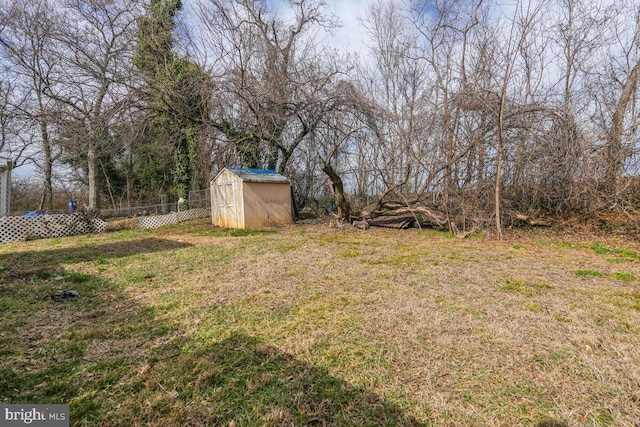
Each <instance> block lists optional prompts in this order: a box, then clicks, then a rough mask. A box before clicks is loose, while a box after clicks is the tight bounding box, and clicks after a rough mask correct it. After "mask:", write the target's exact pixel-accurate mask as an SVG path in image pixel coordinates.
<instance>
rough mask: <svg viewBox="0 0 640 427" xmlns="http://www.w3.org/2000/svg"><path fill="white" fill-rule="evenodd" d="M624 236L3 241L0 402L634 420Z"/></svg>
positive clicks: (546, 422) (290, 417) (203, 227)
mask: <svg viewBox="0 0 640 427" xmlns="http://www.w3.org/2000/svg"><path fill="white" fill-rule="evenodd" d="M639 253H640V243H637V242H634V241H632V240H616V239H614V238H612V237H603V236H593V235H578V236H577V235H568V234H564V235H563V234H551V233H546V234H539V233H538V234H525V233H520V234H518V235H517V236H516V235H511V236H508V238H507V240H505V241H502V242H497V241H493V240H489V239H483V238H469V239H464V240H461V239H455V238H450V237H449V236H447V235H446V234H444V233H436V232H429V231H420V230H407V231H396V230H385V229H370V230H368V231H365V232H361V231H358V230H355V229H345V230H333V229H329V228H328V227H326V226H323V225H295V226H291V227H284V228H279V229H273V230H253V231H251V230H249V231H246V230H239V231H231V230H223V229H215V228H213V227H211V226H210V225H209V223H208V221H207V220H206V219H205V220H201V221H194V222H190V223H185V224H182V225H180V226H175V227H167V228H162V229H156V230H135V231H119V232H114V233H109V234H103V235H93V236H80V237H70V238H59V239H49V240H40V241H33V242H24V243H11V244H4V245H0V402H2V403H69V404H70V406H71V425H73V426H200V425H203V426H204V425H212V426H214V425H215V426H217V425H220V426H230V425H231V426H238V427H239V426H306V425H317V426H331V425H335V426H343V425H344V426H358V425H360V426H374V425H385V426H403V425H404V426H537V427H543V426H547V427H551V426H637V425H638V423H639V422H640V280H639V279H638V278H639V277H640V256H639V255H638V254H639ZM58 290H76V291H78V292H79V295H80V296H79V298H77V299H68V300H61V301H56V300H53V299H52V298H51V296H52V295H54V294H55V292H56V291H58Z"/></svg>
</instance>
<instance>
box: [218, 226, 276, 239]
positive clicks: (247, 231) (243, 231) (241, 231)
mask: <svg viewBox="0 0 640 427" xmlns="http://www.w3.org/2000/svg"><path fill="white" fill-rule="evenodd" d="M277 233H278V229H277V228H264V229H263V228H255V229H252V228H236V229H232V230H231V231H229V235H230V236H233V237H246V236H259V235H265V234H277Z"/></svg>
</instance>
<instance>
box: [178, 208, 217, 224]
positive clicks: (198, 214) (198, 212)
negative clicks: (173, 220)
mask: <svg viewBox="0 0 640 427" xmlns="http://www.w3.org/2000/svg"><path fill="white" fill-rule="evenodd" d="M208 216H211V209H207V208H196V209H189V210H188V211H182V212H178V222H183V221H189V220H192V219H197V218H206V217H208Z"/></svg>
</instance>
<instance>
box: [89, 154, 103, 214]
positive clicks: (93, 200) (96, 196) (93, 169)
mask: <svg viewBox="0 0 640 427" xmlns="http://www.w3.org/2000/svg"><path fill="white" fill-rule="evenodd" d="M87 178H88V180H89V209H91V210H98V209H100V189H99V186H100V177H99V175H98V156H97V154H96V147H95V145H94V143H93V142H89V149H88V150H87Z"/></svg>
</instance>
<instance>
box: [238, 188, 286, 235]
mask: <svg viewBox="0 0 640 427" xmlns="http://www.w3.org/2000/svg"><path fill="white" fill-rule="evenodd" d="M243 197H244V226H245V227H246V228H260V227H271V226H274V225H283V224H291V223H292V222H293V218H292V216H291V209H292V206H291V186H290V184H282V183H264V182H244V183H243Z"/></svg>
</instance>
